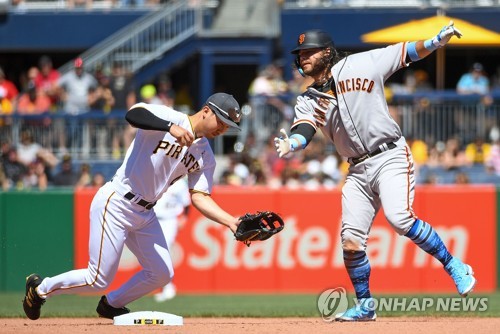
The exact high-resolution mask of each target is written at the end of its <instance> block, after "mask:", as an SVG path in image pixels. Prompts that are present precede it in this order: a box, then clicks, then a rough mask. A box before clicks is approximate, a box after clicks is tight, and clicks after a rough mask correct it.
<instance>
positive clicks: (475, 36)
mask: <svg viewBox="0 0 500 334" xmlns="http://www.w3.org/2000/svg"><path fill="white" fill-rule="evenodd" d="M450 20H453V21H454V22H455V26H456V27H457V28H458V29H459V30H460V32H461V33H462V34H463V36H462V38H460V39H458V38H456V37H452V38H451V40H450V43H449V44H451V45H457V46H476V47H479V46H484V47H492V46H493V47H498V46H500V34H498V33H497V32H495V31H491V30H488V29H485V28H483V27H480V26H478V25H475V24H472V23H470V22H467V21H464V20H461V19H457V18H452V17H448V16H444V15H438V16H433V17H429V18H425V19H420V20H411V21H409V22H406V23H402V24H398V25H395V26H392V27H388V28H384V29H380V30H375V31H372V32H370V33H367V34H364V35H362V36H361V40H362V41H363V42H365V43H381V44H393V43H398V42H402V41H417V40H425V39H428V38H431V37H433V36H435V35H436V34H437V33H438V32H439V29H440V28H442V27H444V26H446V25H448V23H449V22H450ZM436 56H437V64H436V88H437V89H443V88H444V60H445V57H444V49H443V48H441V49H438V51H437V55H436Z"/></svg>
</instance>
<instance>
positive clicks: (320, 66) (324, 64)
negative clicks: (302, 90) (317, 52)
mask: <svg viewBox="0 0 500 334" xmlns="http://www.w3.org/2000/svg"><path fill="white" fill-rule="evenodd" d="M329 66H330V60H329V59H328V58H326V57H322V58H320V59H319V61H318V63H317V64H316V65H315V66H314V67H313V68H312V69H311V70H310V71H308V72H304V73H305V74H306V75H308V76H310V77H315V76H317V75H318V74H321V73H323V72H325V70H326V69H327V68H328V67H329Z"/></svg>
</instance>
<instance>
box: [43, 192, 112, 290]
mask: <svg viewBox="0 0 500 334" xmlns="http://www.w3.org/2000/svg"><path fill="white" fill-rule="evenodd" d="M114 194H115V192H113V193H112V194H111V195H110V196H109V197H108V200H107V201H106V206H105V207H104V213H103V215H102V223H101V226H102V232H101V245H100V247H99V261H98V262H97V273H96V275H95V278H94V280H93V281H92V283H90V284H88V283H85V284H81V285H74V286H68V287H62V288H57V289H54V290H51V291H49V292H47V293H46V294H39V296H48V295H49V294H51V293H53V292H54V291H57V290H69V289H76V288H81V287H83V286H90V285H94V283H95V282H96V281H97V277H99V268H100V267H101V258H102V246H103V244H104V232H105V226H106V213H107V212H108V204H109V201H110V200H111V197H113V195H114Z"/></svg>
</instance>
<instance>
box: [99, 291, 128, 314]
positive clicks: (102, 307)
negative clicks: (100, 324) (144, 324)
mask: <svg viewBox="0 0 500 334" xmlns="http://www.w3.org/2000/svg"><path fill="white" fill-rule="evenodd" d="M95 310H96V312H97V314H99V317H101V318H108V319H113V318H114V317H117V316H119V315H122V314H127V313H130V310H129V309H128V308H126V307H120V308H116V307H113V306H111V305H109V304H108V299H107V298H106V296H102V297H101V300H100V301H99V304H97V308H96V309H95Z"/></svg>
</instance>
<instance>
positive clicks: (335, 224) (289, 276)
mask: <svg viewBox="0 0 500 334" xmlns="http://www.w3.org/2000/svg"><path fill="white" fill-rule="evenodd" d="M213 197H214V199H215V200H216V201H217V202H218V203H219V204H220V205H221V206H222V207H223V208H224V209H226V210H227V211H228V212H230V213H232V214H234V215H242V214H244V213H245V212H252V211H258V210H265V209H270V210H274V211H276V212H278V213H280V214H281V215H282V216H283V217H284V220H285V229H284V230H283V231H282V232H281V233H279V234H278V235H276V236H275V237H273V238H271V239H269V240H267V241H264V242H254V243H252V245H251V246H250V247H246V246H245V245H243V244H242V243H239V242H236V241H235V240H234V237H233V235H232V234H231V232H230V231H229V230H228V229H227V228H226V227H223V226H220V225H218V224H216V223H214V222H212V221H210V220H208V219H206V218H205V217H203V216H201V215H200V214H199V213H198V212H197V211H196V210H195V209H193V210H192V213H191V216H190V219H189V222H188V224H187V225H186V226H184V228H183V229H181V230H180V231H179V234H178V238H177V243H176V245H175V247H174V249H172V255H173V259H174V263H175V278H174V282H175V284H176V286H177V287H178V291H179V292H180V293H205V292H207V293H213V292H270V293H272V292H283V293H295V292H304V293H317V292H320V291H322V290H324V289H326V288H332V287H339V286H342V287H346V288H347V289H348V290H351V291H352V287H351V283H350V281H349V278H348V276H347V273H346V270H345V268H344V263H343V257H342V247H341V242H340V224H341V194H340V192H339V191H298V190H270V189H263V188H256V189H247V188H242V189H234V188H231V189H225V188H216V190H215V191H214V194H213ZM414 209H415V211H416V213H417V215H418V216H419V217H420V218H421V219H424V220H426V221H428V222H429V223H430V224H431V225H433V226H434V228H435V229H436V230H437V231H438V233H439V234H440V235H441V237H442V238H443V240H444V242H445V244H446V245H447V246H448V248H449V249H450V251H451V253H452V254H453V255H455V256H458V257H459V258H461V259H463V260H465V261H466V262H467V263H469V264H471V265H472V267H473V268H474V271H475V276H476V278H477V280H478V284H477V286H476V291H483V292H486V291H493V290H494V289H495V282H496V265H497V264H496V262H497V261H496V255H495V254H496V248H495V244H496V198H495V189H494V188H493V187H489V186H485V187H464V188H444V187H443V188H435V187H430V188H418V189H417V194H416V200H415V203H414ZM87 229H88V222H87ZM87 233H88V232H87ZM79 237H80V238H82V235H81V234H80V236H79ZM86 245H88V243H86V244H85V246H86ZM82 251H84V253H83V254H87V253H88V250H87V249H86V248H85V249H83V250H80V252H79V253H80V254H82ZM367 252H368V256H369V258H370V263H371V266H372V273H371V289H372V291H374V292H454V291H455V286H454V284H453V281H452V280H451V278H450V277H449V276H448V275H447V274H446V273H445V272H444V270H443V269H442V266H441V264H440V263H439V262H437V261H436V260H434V259H433V258H432V257H431V256H429V255H427V254H426V253H425V252H423V251H421V250H420V249H419V248H418V247H416V246H415V245H414V244H413V243H412V242H411V241H410V240H409V239H408V238H406V237H401V236H398V235H397V234H396V233H395V232H394V231H393V230H392V228H391V227H390V225H389V224H388V223H387V221H386V220H385V217H384V215H383V212H382V211H381V212H379V214H378V216H377V218H376V220H375V223H374V225H373V227H372V229H371V232H370V238H369V240H368V249H367ZM77 253H78V252H77ZM82 258H83V256H78V255H77V262H76V263H77V267H79V268H80V267H84V266H86V263H87V262H86V261H87V260H84V261H83V259H82ZM87 258H88V257H87ZM78 259H80V260H78ZM138 270H140V265H139V264H138V263H137V261H136V260H135V257H134V256H133V255H132V254H131V253H130V252H129V251H128V250H125V252H124V254H123V256H122V259H121V263H120V269H119V273H118V274H117V277H116V279H115V281H114V282H113V284H112V285H111V289H114V288H116V287H118V286H119V285H120V284H122V283H123V282H125V281H126V280H127V279H128V278H129V277H130V276H131V275H132V274H134V273H135V272H137V271H138Z"/></svg>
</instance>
